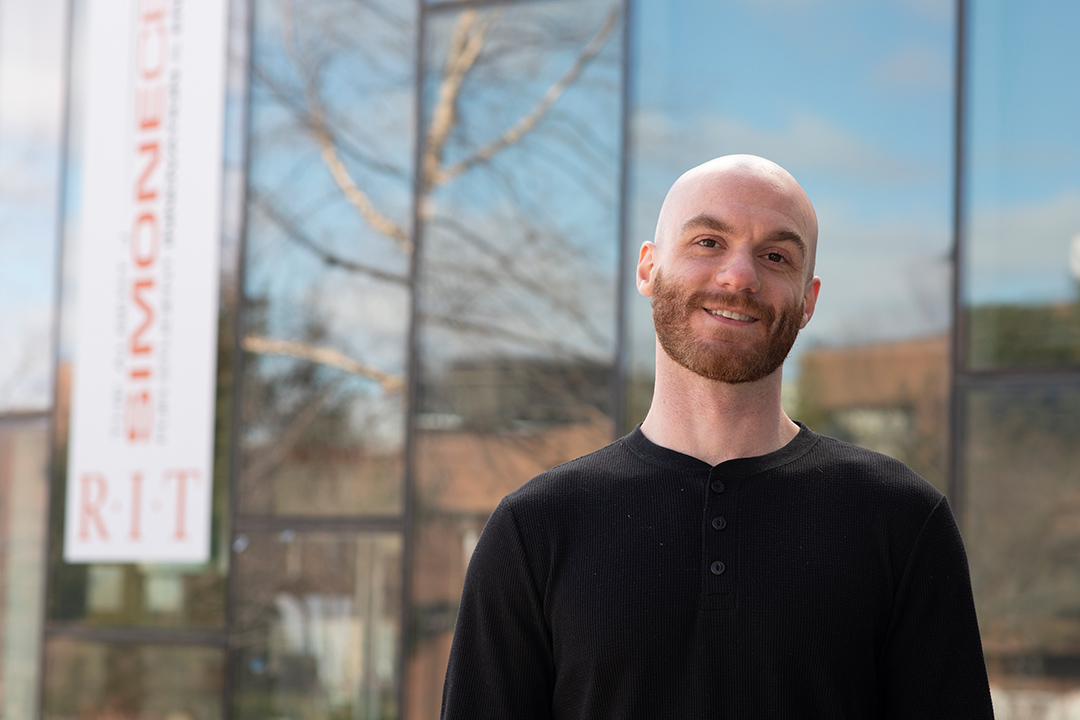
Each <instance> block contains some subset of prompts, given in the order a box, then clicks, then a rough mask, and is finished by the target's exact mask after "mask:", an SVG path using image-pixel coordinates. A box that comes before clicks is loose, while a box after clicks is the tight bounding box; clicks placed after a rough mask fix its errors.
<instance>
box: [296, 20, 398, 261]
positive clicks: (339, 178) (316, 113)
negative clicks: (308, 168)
mask: <svg viewBox="0 0 1080 720" xmlns="http://www.w3.org/2000/svg"><path fill="white" fill-rule="evenodd" d="M292 13H293V7H292V3H291V2H290V3H287V4H286V7H285V8H284V11H283V13H282V15H283V20H282V36H283V37H282V40H283V43H284V45H285V51H286V53H288V55H289V56H290V57H291V58H292V60H293V62H294V63H295V64H296V67H297V70H299V71H300V75H301V77H303V80H304V90H305V95H306V96H307V103H308V105H307V108H308V119H309V121H310V122H311V136H312V138H314V140H315V143H316V144H317V145H318V146H319V152H320V155H321V156H322V159H323V163H324V164H325V165H326V168H327V169H328V170H329V171H330V174H331V175H332V176H333V178H334V182H336V183H337V185H338V187H339V188H341V192H342V193H344V195H345V199H346V200H348V201H349V203H350V204H351V205H352V206H353V207H355V208H356V209H357V211H358V212H359V213H360V215H361V216H362V217H363V218H364V219H365V220H366V221H367V222H368V224H369V225H371V227H373V228H374V229H375V230H376V231H377V232H379V233H382V234H383V235H385V236H386V237H388V238H390V239H391V240H393V241H394V242H395V243H396V244H397V246H398V247H399V248H400V249H401V251H402V252H404V253H405V254H406V255H411V254H412V249H413V248H412V238H411V237H410V235H409V233H408V232H406V230H405V228H403V227H401V226H400V225H398V224H397V223H395V222H394V221H393V220H391V219H390V218H389V217H387V216H386V215H384V214H383V213H382V212H381V211H380V210H379V209H378V208H377V207H376V206H375V203H373V202H372V201H371V198H369V197H368V195H367V193H365V192H364V191H363V190H361V189H360V188H359V187H357V185H356V182H355V181H354V180H353V178H352V176H351V175H350V174H349V170H348V168H347V167H345V163H344V162H343V161H342V159H341V156H340V155H339V154H338V151H337V146H335V144H334V138H333V135H331V133H330V131H329V129H328V128H327V124H326V120H325V117H326V113H325V111H324V110H323V107H322V104H321V103H320V102H319V93H318V89H317V87H316V83H315V80H314V78H313V77H312V73H311V70H310V68H309V67H308V65H307V63H305V62H303V61H302V60H301V58H300V57H299V50H298V49H297V47H296V44H295V39H294V38H293V37H292V27H293V22H292Z"/></svg>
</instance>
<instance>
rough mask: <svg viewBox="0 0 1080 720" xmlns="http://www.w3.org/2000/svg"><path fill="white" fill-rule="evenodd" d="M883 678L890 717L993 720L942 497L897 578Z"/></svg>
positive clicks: (965, 582) (959, 556) (961, 556)
mask: <svg viewBox="0 0 1080 720" xmlns="http://www.w3.org/2000/svg"><path fill="white" fill-rule="evenodd" d="M881 672H882V678H881V680H882V688H883V689H884V691H885V704H886V708H887V717H889V718H895V719H896V720H900V719H901V718H928V719H930V718H942V719H945V718H948V719H949V720H957V719H967V718H979V719H983V718H993V717H994V711H993V706H992V704H991V701H990V693H989V686H988V683H987V677H986V665H985V662H984V659H983V654H982V643H981V640H980V639H979V627H978V622H977V620H976V616H975V603H974V600H973V598H972V593H971V580H970V576H969V572H968V564H967V557H966V555H965V553H964V546H963V541H962V540H961V538H960V532H959V530H958V529H957V527H956V522H955V520H954V519H953V515H952V511H951V510H950V509H949V505H948V502H947V501H946V500H945V498H944V497H942V498H941V500H940V502H939V503H938V504H937V506H936V507H935V508H934V510H933V512H932V513H931V514H930V516H929V517H928V518H927V520H926V523H925V525H924V526H923V528H922V531H921V532H920V533H919V536H918V539H917V540H916V542H915V546H914V547H913V548H912V551H911V555H910V558H909V560H908V563H907V567H906V568H905V571H904V573H903V575H902V576H901V578H900V579H899V585H898V588H897V593H896V598H895V604H894V606H893V614H892V621H891V625H890V629H889V634H888V636H887V638H886V643H885V649H884V653H883V657H882V662H881Z"/></svg>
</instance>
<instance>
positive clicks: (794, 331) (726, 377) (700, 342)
mask: <svg viewBox="0 0 1080 720" xmlns="http://www.w3.org/2000/svg"><path fill="white" fill-rule="evenodd" d="M702 307H715V308H721V307H722V308H727V309H732V310H737V311H738V312H739V313H740V314H742V315H745V316H747V317H753V318H756V319H757V322H759V323H761V324H762V325H763V326H764V331H763V332H762V333H758V334H757V335H755V336H753V337H751V338H748V339H747V340H746V341H745V342H743V343H738V342H734V341H733V340H729V341H728V342H725V341H724V338H723V336H722V334H721V333H720V332H717V334H716V335H715V336H713V337H698V336H697V335H696V334H695V332H694V330H693V329H692V328H691V317H692V316H693V315H694V313H695V311H698V309H699V308H702ZM803 307H804V303H803V302H802V300H801V298H800V299H799V300H797V301H796V300H792V301H791V302H788V303H787V304H785V305H784V306H782V307H779V308H775V309H774V308H772V307H770V306H769V305H767V304H765V303H764V302H762V301H760V300H758V299H757V298H755V297H753V296H750V295H739V294H733V293H727V292H723V291H720V290H716V291H706V290H694V289H693V288H690V287H685V286H683V287H680V286H679V285H678V284H677V283H675V282H672V283H670V284H669V283H668V282H667V280H666V279H665V278H664V275H663V273H662V272H657V274H656V277H655V278H654V280H653V288H652V310H653V324H654V325H655V326H656V338H657V340H659V342H660V346H661V347H663V348H664V351H665V352H666V353H667V354H668V356H669V357H671V359H672V360H674V361H675V362H677V363H679V364H680V365H682V366H683V367H685V368H686V369H687V370H690V371H691V372H694V373H697V374H698V375H701V376H702V377H705V378H708V379H709V380H716V381H718V382H723V383H729V384H732V385H734V384H738V383H746V382H754V381H755V380H760V379H761V378H763V377H766V376H768V375H771V374H772V373H773V372H775V371H776V369H777V368H779V367H780V366H781V365H782V364H783V363H784V360H785V359H786V358H787V355H788V352H790V351H791V346H792V345H793V344H794V343H795V338H796V337H797V336H798V334H799V325H800V322H801V321H802V315H803Z"/></svg>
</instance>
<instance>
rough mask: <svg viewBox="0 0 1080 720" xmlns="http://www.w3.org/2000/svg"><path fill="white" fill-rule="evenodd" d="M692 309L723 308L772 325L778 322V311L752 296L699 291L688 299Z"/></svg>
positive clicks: (687, 301)
mask: <svg viewBox="0 0 1080 720" xmlns="http://www.w3.org/2000/svg"><path fill="white" fill-rule="evenodd" d="M686 303H687V305H690V306H692V307H710V308H723V309H724V310H734V311H736V312H740V313H742V314H743V315H749V316H750V317H755V318H757V319H758V320H761V321H762V322H764V323H765V324H767V325H771V324H772V323H773V321H774V320H776V311H775V310H774V309H773V308H772V306H770V305H768V304H766V303H764V302H761V301H760V300H758V299H757V298H756V297H754V296H752V295H745V294H742V293H728V292H723V291H717V290H698V291H696V292H693V293H690V295H689V296H688V297H687V299H686Z"/></svg>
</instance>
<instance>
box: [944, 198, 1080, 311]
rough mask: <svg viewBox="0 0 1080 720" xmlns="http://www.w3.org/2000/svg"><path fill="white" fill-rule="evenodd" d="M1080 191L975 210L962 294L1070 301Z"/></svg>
mask: <svg viewBox="0 0 1080 720" xmlns="http://www.w3.org/2000/svg"><path fill="white" fill-rule="evenodd" d="M1078 233H1080V188H1075V187H1074V188H1068V189H1065V190H1063V191H1062V192H1060V193H1059V194H1057V195H1055V196H1053V197H1050V198H1046V199H1044V200H1042V201H1037V202H1034V201H1033V202H1025V203H1016V204H1013V205H993V206H984V207H976V208H974V210H973V212H972V213H971V219H970V221H969V223H968V229H967V242H966V253H967V255H966V257H967V265H968V268H969V272H968V273H967V277H968V278H969V281H968V287H967V290H966V293H965V294H966V295H967V297H968V298H970V299H971V300H973V301H975V302H979V303H984V302H1051V301H1060V300H1064V299H1071V298H1072V297H1073V296H1074V293H1075V281H1074V280H1073V279H1072V277H1071V273H1070V269H1069V265H1070V255H1071V252H1072V242H1073V238H1074V237H1076V235H1077V234H1078Z"/></svg>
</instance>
